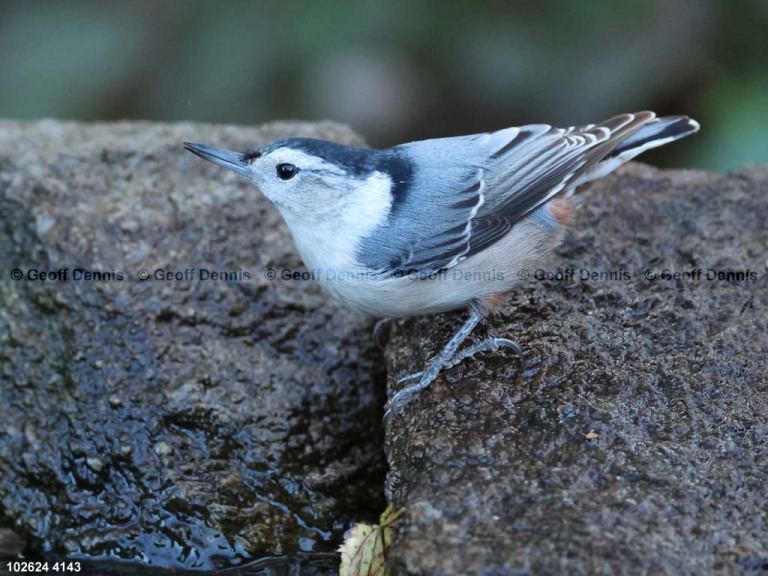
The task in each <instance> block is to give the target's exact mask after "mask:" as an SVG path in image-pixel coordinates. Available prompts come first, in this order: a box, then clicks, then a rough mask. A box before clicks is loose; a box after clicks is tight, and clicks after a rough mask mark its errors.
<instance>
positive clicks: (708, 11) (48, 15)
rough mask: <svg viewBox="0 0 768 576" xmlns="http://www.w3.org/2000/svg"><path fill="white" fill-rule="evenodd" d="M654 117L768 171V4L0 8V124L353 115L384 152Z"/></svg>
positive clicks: (674, 150) (713, 160)
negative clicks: (681, 116) (687, 120)
mask: <svg viewBox="0 0 768 576" xmlns="http://www.w3.org/2000/svg"><path fill="white" fill-rule="evenodd" d="M639 109H652V110H655V111H657V112H659V113H663V114H675V113H687V114H690V115H692V116H693V117H695V118H697V119H698V120H699V121H700V122H701V124H702V132H701V134H700V135H699V136H697V137H696V138H692V139H690V140H686V141H685V142H684V143H680V144H678V145H676V146H672V147H669V148H665V149H664V151H663V152H661V151H656V152H654V153H652V154H649V155H647V156H645V159H646V160H648V161H650V162H652V163H656V164H659V165H678V166H692V167H699V168H706V169H711V170H724V169H729V168H736V167H739V166H741V165H743V164H745V163H768V0H688V1H684V0H655V1H648V0H644V1H640V0H594V1H579V2H576V1H568V0H535V1H533V0H520V1H515V2H501V1H481V0H472V1H469V0H454V1H450V2H448V1H444V2H437V1H434V2H427V1H415V0H392V1H387V0H360V1H356V2H354V1H342V0H326V1H319V0H318V1H288V0H274V1H273V0H263V1H259V2H255V1H254V2H244V1H233V0H224V1H218V2H213V1H207V2H204V1H197V0H185V1H181V0H174V1H171V0H131V1H121V2H118V1H105V0H100V1H98V0H68V1H30V0H24V1H13V0H2V2H0V117H4V118H17V119H32V118H41V117H56V118H64V119H77V120H116V119H149V120H158V121H179V120H194V121H206V122H224V123H237V124H252V123H260V122H266V121H270V120H275V119H285V118H299V119H326V118H327V119H334V120H339V121H342V122H347V123H349V124H350V125H352V127H353V128H355V129H356V130H357V131H358V132H360V133H361V134H363V135H364V136H365V137H366V138H367V140H368V141H369V142H370V143H371V144H372V145H375V146H388V145H392V144H396V143H398V142H401V141H406V140H412V139H421V138H427V137H434V136H445V135H456V134H463V133H471V132H479V131H486V130H491V129H496V128H501V127H504V126H509V125H516V124H525V123H532V122H546V123H550V124H556V125H562V126H568V125H573V124H580V123H588V122H594V121H597V120H601V119H604V118H605V117H608V116H610V115H612V114H616V113H620V112H627V111H635V110H639Z"/></svg>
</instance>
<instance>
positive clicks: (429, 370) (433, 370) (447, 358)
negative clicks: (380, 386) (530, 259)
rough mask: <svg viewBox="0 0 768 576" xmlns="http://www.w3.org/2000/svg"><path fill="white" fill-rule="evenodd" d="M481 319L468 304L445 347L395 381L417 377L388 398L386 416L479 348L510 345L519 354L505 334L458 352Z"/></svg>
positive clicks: (401, 407)
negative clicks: (465, 314)
mask: <svg viewBox="0 0 768 576" xmlns="http://www.w3.org/2000/svg"><path fill="white" fill-rule="evenodd" d="M482 319H483V315H482V314H481V313H480V312H478V311H477V310H476V309H475V308H474V307H473V308H470V314H469V318H467V320H466V322H464V325H463V326H462V327H461V328H459V330H458V331H457V332H456V334H454V335H453V338H451V339H450V340H449V341H448V343H447V344H446V345H445V347H444V348H443V349H442V350H441V351H440V353H439V354H438V355H437V356H435V357H434V358H433V359H432V361H431V362H430V363H429V364H428V365H427V367H426V368H425V369H424V370H423V371H421V372H417V373H416V374H410V375H409V376H406V377H404V378H401V379H400V380H398V384H400V383H402V382H405V381H408V380H415V379H417V378H418V379H419V381H418V382H416V383H415V384H411V385H410V386H406V387H405V388H403V389H402V390H400V391H398V392H397V393H396V394H395V395H394V396H392V398H391V400H390V401H389V409H388V410H387V411H386V413H385V414H384V417H385V418H386V417H387V416H388V415H389V414H390V413H394V414H400V413H401V412H402V410H403V408H405V406H407V405H408V403H409V402H410V401H411V400H413V399H414V398H415V397H416V395H417V394H418V393H419V392H421V391H422V390H424V388H426V387H427V386H429V385H430V384H431V383H432V382H433V381H434V380H435V378H437V375H438V374H439V373H440V370H442V369H443V368H450V367H452V366H456V365H457V364H458V363H459V362H461V361H462V360H464V359H466V358H469V357H471V356H473V355H475V354H477V353H478V352H488V351H493V352H495V351H497V350H498V349H499V348H501V347H502V346H506V347H508V348H512V349H513V350H515V352H517V353H518V354H522V350H521V349H520V346H519V345H518V344H517V343H516V342H513V341H512V340H507V339H506V338H489V339H487V340H483V341H481V342H477V343H475V344H473V345H472V346H470V347H469V348H467V349H466V350H464V351H462V352H460V353H457V351H458V349H459V346H461V344H462V343H463V342H464V340H466V339H467V337H468V336H469V335H470V334H471V333H472V331H473V330H474V329H475V326H477V325H478V323H479V322H480V320H482Z"/></svg>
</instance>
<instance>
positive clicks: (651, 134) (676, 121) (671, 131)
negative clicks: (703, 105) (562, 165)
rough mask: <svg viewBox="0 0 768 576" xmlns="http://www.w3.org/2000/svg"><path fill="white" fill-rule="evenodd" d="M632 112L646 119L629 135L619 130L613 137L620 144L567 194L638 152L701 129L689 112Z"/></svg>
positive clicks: (626, 160) (576, 182)
mask: <svg viewBox="0 0 768 576" xmlns="http://www.w3.org/2000/svg"><path fill="white" fill-rule="evenodd" d="M641 115H642V116H641ZM630 116H634V117H636V118H638V119H639V120H640V121H641V122H642V121H643V120H645V123H643V124H642V125H641V126H640V127H639V128H637V124H635V129H634V130H632V126H631V125H629V126H628V128H629V130H631V132H630V134H629V135H628V136H627V137H626V138H623V137H622V135H621V134H616V136H617V139H616V140H613V142H615V143H616V144H615V145H613V146H612V148H610V150H609V152H608V153H607V154H606V155H605V156H603V157H602V159H601V160H599V161H598V162H597V163H596V164H594V166H593V167H592V168H591V169H588V170H587V171H585V172H584V173H583V174H582V175H581V176H579V178H577V179H576V181H575V182H573V185H572V187H571V190H570V191H569V193H568V194H567V195H568V196H570V195H572V194H573V193H574V191H575V188H576V187H577V186H580V185H581V184H584V183H586V182H590V181H592V180H595V179H597V178H601V177H603V176H605V175H606V174H610V173H611V172H613V171H614V170H616V168H618V167H619V166H621V165H622V164H624V163H625V162H628V161H629V160H631V159H632V158H634V157H635V156H637V155H638V154H642V153H643V152H645V151H646V150H650V149H651V148H656V147H657V146H663V145H664V144H667V143H669V142H672V141H674V140H678V139H680V138H684V137H685V136H688V135H689V134H693V133H694V132H698V130H699V123H698V122H696V120H694V119H693V118H689V117H688V116H664V117H662V118H654V117H653V113H652V112H638V113H637V114H634V115H630ZM616 118H621V117H616ZM612 120H614V119H611V121H612ZM603 125H606V123H603V124H601V126H603ZM624 129H625V130H626V129H627V127H624Z"/></svg>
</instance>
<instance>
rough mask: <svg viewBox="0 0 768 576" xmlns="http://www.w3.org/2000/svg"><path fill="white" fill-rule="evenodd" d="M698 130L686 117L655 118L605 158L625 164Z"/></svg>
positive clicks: (694, 123) (697, 124)
mask: <svg viewBox="0 0 768 576" xmlns="http://www.w3.org/2000/svg"><path fill="white" fill-rule="evenodd" d="M698 130H699V123H698V122H696V120H693V119H692V118H689V117H688V116H665V117H662V118H655V119H653V120H651V121H650V122H649V123H648V124H645V125H644V126H642V127H641V128H640V129H639V130H638V131H637V132H635V133H634V134H632V135H631V136H629V137H628V138H626V139H625V140H622V141H621V142H620V143H619V144H618V146H616V148H614V149H613V150H612V151H611V153H610V154H608V156H606V160H607V159H608V158H621V159H622V160H623V161H624V162H626V161H627V160H629V159H631V158H634V157H635V156H637V155H638V154H641V153H643V152H645V151H646V150H650V149H651V148H656V147H657V146H663V145H664V144H667V143H669V142H673V141H675V140H679V139H680V138H684V137H685V136H688V134H693V133H694V132H698Z"/></svg>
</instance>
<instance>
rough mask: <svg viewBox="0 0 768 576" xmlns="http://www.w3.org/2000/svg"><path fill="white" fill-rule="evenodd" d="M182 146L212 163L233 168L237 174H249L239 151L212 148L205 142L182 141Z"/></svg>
mask: <svg viewBox="0 0 768 576" xmlns="http://www.w3.org/2000/svg"><path fill="white" fill-rule="evenodd" d="M184 148H186V149H187V150H189V151H190V152H192V154H196V155H197V156H200V158H203V159H204V160H208V161H209V162H213V163H214V164H218V165H219V166H223V167H224V168H229V169H230V170H234V171H235V172H237V173H238V174H242V175H243V176H250V171H249V169H248V164H246V163H245V161H244V160H243V154H242V153H241V152H232V151H231V150H224V149H223V148H214V147H213V146H206V145H205V144H193V143H192V142H184Z"/></svg>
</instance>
